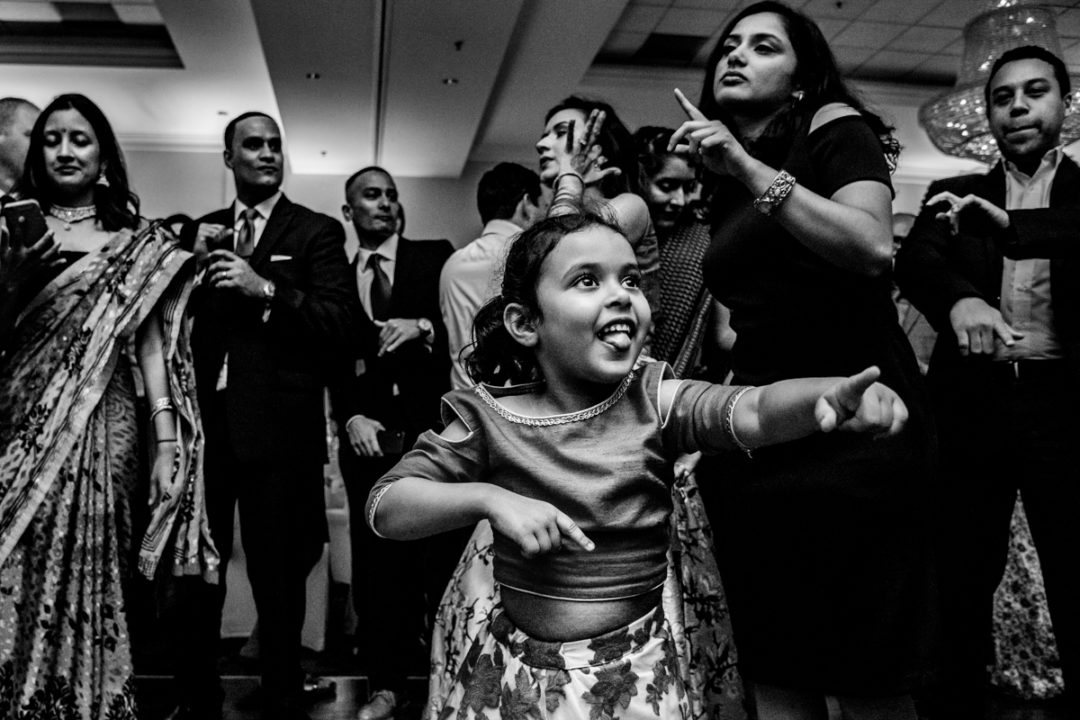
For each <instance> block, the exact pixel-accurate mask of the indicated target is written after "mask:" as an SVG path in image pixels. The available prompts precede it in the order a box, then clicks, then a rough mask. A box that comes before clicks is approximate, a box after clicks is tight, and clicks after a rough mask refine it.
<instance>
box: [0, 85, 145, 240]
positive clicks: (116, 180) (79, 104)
mask: <svg viewBox="0 0 1080 720" xmlns="http://www.w3.org/2000/svg"><path fill="white" fill-rule="evenodd" d="M60 110H75V111H76V112H78V113H79V114H80V115H82V116H83V117H84V118H86V121H87V122H88V123H90V127H92V128H94V134H95V135H97V141H98V148H99V151H100V162H101V167H102V179H103V180H104V181H105V183H107V184H105V183H101V182H99V183H98V184H96V185H94V206H95V208H96V210H97V219H98V222H100V223H101V227H102V228H103V229H104V230H108V231H110V232H112V231H116V230H119V229H121V228H131V229H135V228H137V227H138V226H139V197H138V196H137V195H136V194H135V193H133V192H132V191H131V188H130V187H129V186H128V177H127V168H126V166H125V165H124V156H123V154H122V153H121V152H120V144H119V143H118V142H117V140H116V133H114V132H113V129H112V126H111V125H110V124H109V121H108V120H107V119H106V118H105V114H104V113H103V112H101V108H99V107H98V106H97V105H95V104H94V102H93V101H92V100H90V98H88V97H86V96H85V95H79V94H76V93H70V94H67V95H60V96H58V97H57V98H56V99H55V100H53V101H52V102H51V103H49V104H48V106H47V107H46V108H45V109H44V110H42V111H41V115H39V116H38V119H37V122H35V123H34V127H33V129H32V130H31V131H30V146H29V149H28V150H27V152H26V168H25V170H24V171H23V176H22V180H21V181H20V182H19V193H20V194H21V195H23V196H24V197H30V198H33V199H35V200H37V201H38V204H40V205H41V209H42V210H45V211H48V209H49V207H50V206H52V205H54V204H56V203H55V202H54V198H53V190H52V187H51V185H50V183H49V175H48V172H47V171H46V169H45V123H46V122H47V121H48V119H49V117H50V116H51V115H52V114H53V113H55V112H57V111H60Z"/></svg>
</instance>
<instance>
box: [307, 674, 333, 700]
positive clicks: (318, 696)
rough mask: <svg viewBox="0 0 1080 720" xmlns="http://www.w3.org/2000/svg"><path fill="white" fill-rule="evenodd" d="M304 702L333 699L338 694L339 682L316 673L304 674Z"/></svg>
mask: <svg viewBox="0 0 1080 720" xmlns="http://www.w3.org/2000/svg"><path fill="white" fill-rule="evenodd" d="M302 692H303V696H304V702H309V703H313V702H322V701H324V700H333V699H334V697H336V696H337V683H336V682H334V681H333V680H330V679H328V678H323V677H318V676H316V675H305V676H304V689H303V691H302Z"/></svg>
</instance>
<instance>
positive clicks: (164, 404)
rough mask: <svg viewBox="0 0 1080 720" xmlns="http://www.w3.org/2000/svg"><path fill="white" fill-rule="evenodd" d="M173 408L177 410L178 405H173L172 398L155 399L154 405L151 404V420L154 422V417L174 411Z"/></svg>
mask: <svg viewBox="0 0 1080 720" xmlns="http://www.w3.org/2000/svg"><path fill="white" fill-rule="evenodd" d="M173 410H176V406H175V405H173V402H172V399H171V398H167V397H163V398H158V399H157V400H155V401H154V403H153V405H151V406H150V422H153V421H154V418H155V417H157V416H158V414H159V413H163V412H172V411H173Z"/></svg>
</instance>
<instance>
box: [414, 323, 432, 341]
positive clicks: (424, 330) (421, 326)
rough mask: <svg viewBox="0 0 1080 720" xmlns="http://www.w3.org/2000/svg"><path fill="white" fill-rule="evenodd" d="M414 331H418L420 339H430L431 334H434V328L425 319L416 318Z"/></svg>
mask: <svg viewBox="0 0 1080 720" xmlns="http://www.w3.org/2000/svg"><path fill="white" fill-rule="evenodd" d="M416 329H417V330H419V331H420V337H422V338H425V339H426V338H429V337H431V334H432V333H433V332H435V326H434V325H432V324H431V321H430V320H428V319H427V318H417V319H416Z"/></svg>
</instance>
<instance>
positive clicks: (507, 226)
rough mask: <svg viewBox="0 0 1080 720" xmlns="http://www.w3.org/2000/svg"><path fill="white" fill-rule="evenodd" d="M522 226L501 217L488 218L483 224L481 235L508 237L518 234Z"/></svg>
mask: <svg viewBox="0 0 1080 720" xmlns="http://www.w3.org/2000/svg"><path fill="white" fill-rule="evenodd" d="M522 230H523V228H521V227H519V226H518V225H516V224H515V223H512V222H510V221H509V220H503V219H502V218H495V219H494V220H488V222H487V224H486V225H484V231H483V232H482V233H481V235H500V236H503V237H509V236H511V235H517V234H519V233H520V232H521V231H522Z"/></svg>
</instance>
